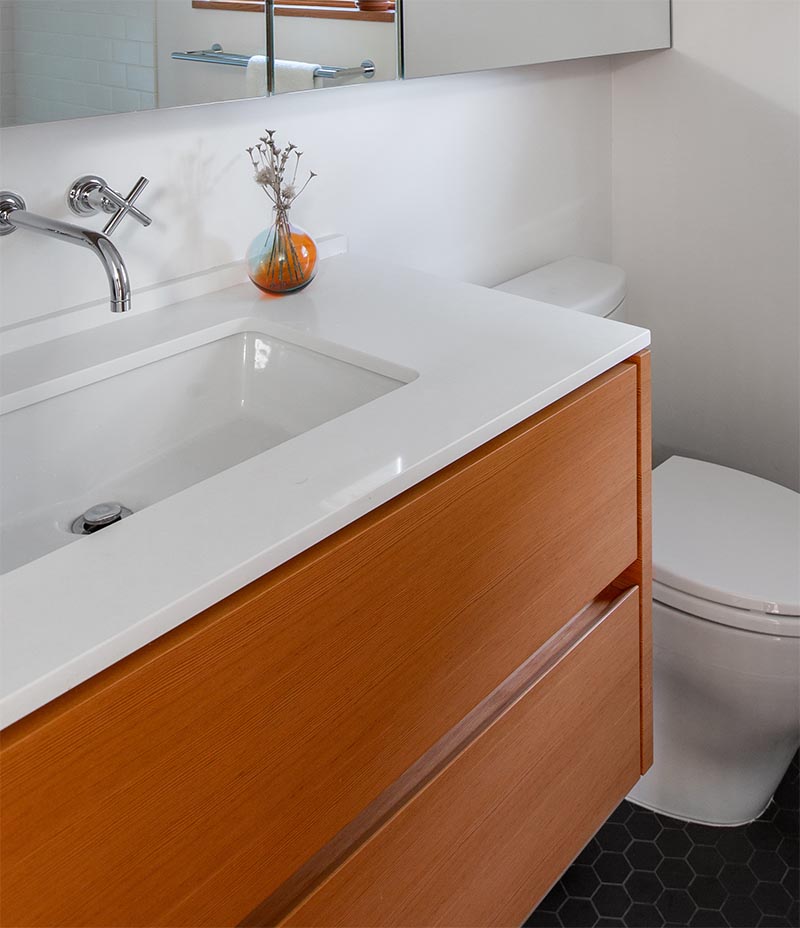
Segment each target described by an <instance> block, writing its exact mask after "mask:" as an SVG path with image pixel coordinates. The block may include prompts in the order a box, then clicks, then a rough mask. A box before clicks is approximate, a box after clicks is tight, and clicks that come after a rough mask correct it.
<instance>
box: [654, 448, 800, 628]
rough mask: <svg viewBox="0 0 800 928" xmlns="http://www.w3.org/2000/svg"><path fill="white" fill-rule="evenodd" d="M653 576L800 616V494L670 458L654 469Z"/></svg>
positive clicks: (704, 594)
mask: <svg viewBox="0 0 800 928" xmlns="http://www.w3.org/2000/svg"><path fill="white" fill-rule="evenodd" d="M653 577H654V579H655V580H656V581H658V582H659V583H661V584H664V585H666V586H668V587H672V588H674V589H676V590H680V591H682V592H684V593H688V594H690V595H692V596H697V597H700V598H702V599H706V600H711V601H712V602H715V603H722V604H724V605H728V606H735V607H736V608H738V609H750V610H753V611H756V612H761V613H768V614H771V615H789V616H800V493H795V492H794V491H793V490H789V489H787V488H786V487H782V486H778V484H775V483H771V482H770V481H768V480H762V479H761V478H760V477H753V476H752V475H751V474H744V473H742V472H741V471H737V470H732V469H731V468H729V467H721V466H720V465H718V464H708V463H706V462H704V461H693V460H690V459H688V458H682V457H672V458H670V459H669V460H668V461H666V462H665V463H664V464H662V465H661V466H660V467H657V468H656V469H655V470H654V471H653Z"/></svg>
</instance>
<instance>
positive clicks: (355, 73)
mask: <svg viewBox="0 0 800 928" xmlns="http://www.w3.org/2000/svg"><path fill="white" fill-rule="evenodd" d="M171 57H172V58H175V59H176V60H177V61H200V62H202V63H204V64H227V65H232V66H233V67H236V68H246V67H247V62H248V61H249V60H250V57H251V56H250V55H236V54H233V53H231V52H226V51H225V50H224V49H223V48H222V46H221V45H220V44H219V42H215V43H214V44H213V45H212V46H211V48H204V49H200V50H198V51H193V52H173V53H172V55H171ZM314 77H320V78H323V79H324V80H329V81H336V80H342V78H346V77H363V78H365V79H366V80H370V78H373V77H375V62H374V61H370V60H369V58H367V59H366V60H364V61H362V62H361V64H360V65H359V66H358V67H357V68H335V67H332V66H329V65H320V67H318V68H317V69H316V71H315V72H314Z"/></svg>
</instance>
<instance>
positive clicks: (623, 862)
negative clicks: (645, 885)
mask: <svg viewBox="0 0 800 928" xmlns="http://www.w3.org/2000/svg"><path fill="white" fill-rule="evenodd" d="M593 866H594V872H595V873H596V874H597V875H598V876H599V877H600V880H601V882H603V883H624V882H625V880H626V879H627V878H628V874H629V873H630V872H631V865H630V864H629V863H628V861H627V858H625V857H624V856H623V855H622V854H614V853H612V852H611V851H603V853H602V854H601V855H600V856H599V857H598V858H597V860H596V861H595V862H594V864H593Z"/></svg>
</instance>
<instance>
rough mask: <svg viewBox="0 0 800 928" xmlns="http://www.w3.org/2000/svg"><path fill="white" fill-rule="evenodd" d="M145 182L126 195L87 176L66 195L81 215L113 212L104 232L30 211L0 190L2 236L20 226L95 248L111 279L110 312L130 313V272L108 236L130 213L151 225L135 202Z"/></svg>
mask: <svg viewBox="0 0 800 928" xmlns="http://www.w3.org/2000/svg"><path fill="white" fill-rule="evenodd" d="M146 184H147V178H146V177H140V178H139V180H138V181H137V182H136V184H135V186H134V188H133V190H131V192H130V193H129V194H128V196H127V197H123V196H121V195H120V194H119V193H117V192H116V191H115V190H112V189H111V188H110V187H109V186H108V185H107V184H106V182H105V181H104V180H103V179H102V178H100V177H95V176H94V175H88V176H86V177H80V178H78V180H77V181H75V183H74V184H73V185H72V186H71V187H70V189H69V192H68V194H67V202H68V203H69V206H70V209H71V210H72V211H73V212H74V213H77V214H79V215H90V214H93V213H96V212H98V211H100V210H102V211H103V212H105V213H112V214H113V215H112V217H111V219H110V220H109V222H108V223H107V224H106V227H105V229H104V231H103V232H95V231H94V230H92V229H84V228H83V227H82V226H76V225H73V224H72V223H70V222H62V221H61V220H60V219H48V218H47V217H46V216H38V215H37V214H36V213H30V212H28V210H27V208H26V206H25V201H24V200H23V199H22V197H21V196H19V195H18V194H16V193H11V192H10V191H8V190H4V191H0V235H9V234H10V233H11V232H15V231H16V230H17V229H20V228H22V229H30V231H31V232H41V233H42V234H43V235H48V236H50V237H52V238H58V239H61V240H62V241H65V242H71V243H72V244H74V245H81V246H82V247H83V248H88V249H89V250H90V251H93V252H94V253H95V254H96V255H97V257H98V258H99V259H100V261H101V262H102V264H103V269H104V270H105V272H106V277H107V278H108V286H109V293H110V309H111V312H112V313H124V312H127V311H128V310H129V309H130V308H131V286H130V280H129V279H128V271H127V269H126V267H125V262H124V261H123V260H122V255H121V254H120V253H119V251H117V248H116V246H115V245H114V243H113V242H112V241H111V239H110V238H109V236H110V235H111V233H112V232H113V231H114V230H115V229H116V228H117V226H118V225H119V223H120V222H122V220H123V219H124V217H125V216H126V215H128V214H129V213H130V215H132V216H133V217H134V219H136V220H137V221H138V222H140V223H141V224H142V225H143V226H149V225H150V222H151V220H150V217H149V216H146V215H145V214H144V213H143V212H141V210H139V209H137V208H136V207H135V206H134V205H133V201H134V200H135V199H136V198H137V197H138V196H139V194H140V193H141V192H142V190H144V188H145V186H146Z"/></svg>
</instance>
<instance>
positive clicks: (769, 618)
mask: <svg viewBox="0 0 800 928" xmlns="http://www.w3.org/2000/svg"><path fill="white" fill-rule="evenodd" d="M653 599H654V600H655V601H656V602H659V603H663V604H664V605H665V606H671V607H672V608H673V609H678V610H679V611H680V612H685V613H687V614H688V615H691V616H696V617H697V618H700V619H708V621H710V622H717V623H718V624H719V625H727V626H729V627H730V628H738V629H741V630H742V631H746V632H754V633H755V634H758V635H775V636H778V637H783V638H800V616H796V615H774V614H771V613H767V612H758V611H754V610H750V609H737V608H736V607H735V606H726V605H723V604H722V603H715V602H713V601H712V600H710V599H701V598H700V597H699V596H692V595H690V594H689V593H684V592H683V591H681V590H676V589H675V588H674V587H669V586H666V585H665V584H663V583H659V582H658V581H657V580H654V581H653Z"/></svg>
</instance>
